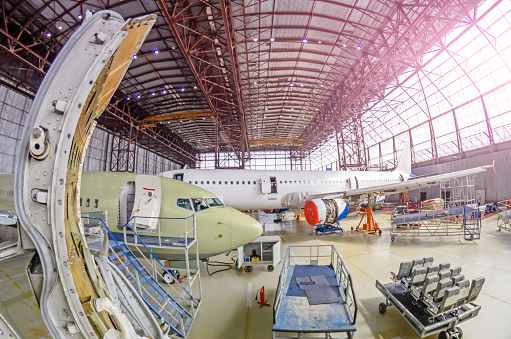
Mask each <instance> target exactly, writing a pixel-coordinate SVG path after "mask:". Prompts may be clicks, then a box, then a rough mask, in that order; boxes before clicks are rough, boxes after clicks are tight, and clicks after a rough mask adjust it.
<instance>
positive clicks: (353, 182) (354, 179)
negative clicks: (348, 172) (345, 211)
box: [348, 176, 359, 190]
mask: <svg viewBox="0 0 511 339" xmlns="http://www.w3.org/2000/svg"><path fill="white" fill-rule="evenodd" d="M348 180H349V183H350V189H352V190H355V189H358V188H359V185H358V178H357V177H356V176H352V177H349V178H348Z"/></svg>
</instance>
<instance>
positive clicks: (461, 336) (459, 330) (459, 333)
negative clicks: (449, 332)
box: [456, 327, 463, 339]
mask: <svg viewBox="0 0 511 339" xmlns="http://www.w3.org/2000/svg"><path fill="white" fill-rule="evenodd" d="M456 329H457V330H458V339H461V338H463V330H462V329H461V327H456Z"/></svg>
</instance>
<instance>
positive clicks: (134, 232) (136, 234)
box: [88, 215, 195, 316]
mask: <svg viewBox="0 0 511 339" xmlns="http://www.w3.org/2000/svg"><path fill="white" fill-rule="evenodd" d="M192 217H193V219H194V224H195V215H193V216H192ZM88 219H92V220H99V221H101V223H102V224H103V226H104V227H105V229H106V230H107V232H108V234H109V235H110V237H111V238H112V239H113V240H114V241H115V243H116V244H117V246H120V245H119V242H118V241H117V239H115V237H114V236H113V234H112V232H111V231H110V229H109V228H108V226H107V225H106V223H105V221H104V220H103V219H101V218H91V217H88ZM131 219H133V218H131ZM131 219H130V220H128V222H127V223H126V225H124V226H123V228H125V227H126V226H128V227H129V228H130V229H131V231H132V232H133V234H134V235H135V236H136V237H137V239H138V240H140V243H141V244H142V245H143V246H144V247H145V248H146V249H147V251H148V253H150V254H151V256H152V258H153V259H154V260H155V261H156V262H157V263H158V264H159V265H160V266H161V267H162V268H163V270H164V271H165V273H168V274H170V275H171V276H172V277H173V278H174V281H175V282H176V283H177V284H178V285H179V286H180V287H181V288H182V289H183V290H184V291H185V292H186V294H188V295H189V296H190V298H191V300H192V301H193V300H194V297H193V295H192V294H191V293H190V292H189V291H188V290H187V289H186V288H185V287H184V286H183V285H181V283H180V282H179V280H178V279H176V277H175V276H174V275H173V274H172V273H171V272H169V271H168V270H167V268H165V265H163V264H162V263H161V261H160V260H159V259H158V258H156V256H155V255H154V253H153V252H152V251H151V250H150V249H149V247H147V245H146V244H145V242H144V241H143V240H142V239H141V238H140V236H139V235H138V233H137V232H136V231H134V230H133V228H132V227H131V225H129V222H130V221H131ZM175 219H179V218H175ZM130 261H131V259H130ZM173 300H174V299H173ZM174 301H175V300H174ZM178 305H179V303H178ZM179 306H180V307H181V308H183V307H182V306H181V305H179ZM183 310H184V308H183ZM184 311H185V312H187V311H186V310H184ZM187 313H188V312H187ZM190 316H191V315H190Z"/></svg>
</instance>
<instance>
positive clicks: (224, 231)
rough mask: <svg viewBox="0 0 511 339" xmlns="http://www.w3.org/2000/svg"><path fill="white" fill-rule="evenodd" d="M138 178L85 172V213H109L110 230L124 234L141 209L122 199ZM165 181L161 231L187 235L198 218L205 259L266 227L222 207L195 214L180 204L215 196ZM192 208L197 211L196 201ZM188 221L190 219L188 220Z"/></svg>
mask: <svg viewBox="0 0 511 339" xmlns="http://www.w3.org/2000/svg"><path fill="white" fill-rule="evenodd" d="M136 177H137V174H134V173H105V172H84V173H83V175H82V183H81V191H80V201H81V211H82V212H84V213H87V212H93V211H103V210H106V211H108V226H109V229H110V230H111V231H112V232H117V233H119V232H122V230H121V229H122V226H123V225H125V223H126V222H128V221H129V218H130V216H131V215H132V212H133V211H132V210H134V209H137V208H138V207H137V205H136V204H137V202H136V201H134V202H133V201H131V202H129V201H130V198H129V197H128V199H127V200H124V199H123V198H122V196H126V195H129V194H130V192H129V190H128V191H126V187H127V185H128V184H130V183H134V181H135V178H136ZM161 179H163V180H161V185H162V187H161V197H159V198H160V199H161V208H160V210H159V212H158V214H157V217H158V218H159V219H158V223H159V228H160V230H161V232H164V233H166V234H167V236H168V234H183V233H184V232H185V222H186V227H187V230H191V229H192V227H193V218H191V216H192V215H195V218H196V229H197V238H198V239H199V242H198V244H199V256H200V258H201V259H204V258H207V257H209V256H212V255H215V254H218V253H223V252H226V251H229V250H231V249H235V248H237V247H238V246H241V245H244V244H246V243H248V242H250V241H252V240H254V239H255V238H257V237H258V236H260V235H261V233H262V227H261V225H260V224H259V223H258V222H257V220H255V219H253V218H252V217H250V216H248V215H245V214H243V213H240V212H239V211H236V210H235V209H233V208H230V207H227V206H218V207H208V208H204V209H201V210H197V211H195V210H188V209H186V208H182V207H180V206H179V201H182V200H185V201H186V200H187V199H191V200H193V199H205V198H213V197H214V195H213V194H212V193H211V192H208V191H206V190H204V189H201V188H199V187H195V186H193V185H189V184H187V183H183V182H180V181H177V180H172V179H170V180H169V179H167V178H161ZM133 193H134V191H133ZM131 199H133V198H131ZM125 201H126V202H127V203H126V202H125ZM130 204H131V208H130V207H129V205H130ZM127 205H128V206H127ZM126 207H127V208H126ZM190 208H192V209H193V201H192V206H190ZM185 218H187V219H186V221H185ZM138 233H139V234H140V235H145V236H156V235H157V230H154V231H150V230H139V231H138ZM163 236H164V235H163ZM153 252H154V253H155V255H156V256H157V257H159V258H162V259H172V258H178V257H180V255H181V254H183V253H184V252H183V251H179V250H178V251H171V250H167V249H153Z"/></svg>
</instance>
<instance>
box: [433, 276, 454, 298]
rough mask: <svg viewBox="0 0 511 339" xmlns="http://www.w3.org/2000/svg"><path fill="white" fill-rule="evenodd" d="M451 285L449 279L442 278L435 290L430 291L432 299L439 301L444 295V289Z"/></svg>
mask: <svg viewBox="0 0 511 339" xmlns="http://www.w3.org/2000/svg"><path fill="white" fill-rule="evenodd" d="M451 286H452V280H451V279H442V280H440V281H439V282H438V285H437V287H436V289H435V291H434V292H433V293H432V296H433V301H434V302H440V301H441V300H442V298H443V297H444V293H445V291H446V290H447V289H448V288H450V287H451Z"/></svg>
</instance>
